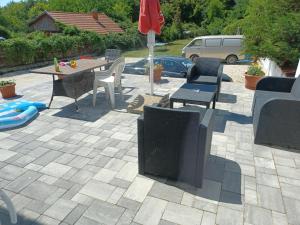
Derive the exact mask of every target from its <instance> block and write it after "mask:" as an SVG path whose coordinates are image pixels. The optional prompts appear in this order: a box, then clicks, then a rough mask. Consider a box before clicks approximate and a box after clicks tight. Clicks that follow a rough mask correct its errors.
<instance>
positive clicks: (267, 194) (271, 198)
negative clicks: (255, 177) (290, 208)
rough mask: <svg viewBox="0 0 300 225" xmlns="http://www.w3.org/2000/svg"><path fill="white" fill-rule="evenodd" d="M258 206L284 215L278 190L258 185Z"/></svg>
mask: <svg viewBox="0 0 300 225" xmlns="http://www.w3.org/2000/svg"><path fill="white" fill-rule="evenodd" d="M257 197H258V204H259V205H260V206H262V207H264V208H266V209H272V210H275V211H278V212H282V213H284V212H285V210H284V206H283V201H282V195H281V192H280V189H277V188H272V187H268V186H263V185H258V187H257Z"/></svg>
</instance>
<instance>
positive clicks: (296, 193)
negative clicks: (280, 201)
mask: <svg viewBox="0 0 300 225" xmlns="http://www.w3.org/2000/svg"><path fill="white" fill-rule="evenodd" d="M281 191H282V195H283V196H286V197H288V198H293V199H296V200H299V201H300V187H299V186H295V185H290V184H285V183H282V184H281Z"/></svg>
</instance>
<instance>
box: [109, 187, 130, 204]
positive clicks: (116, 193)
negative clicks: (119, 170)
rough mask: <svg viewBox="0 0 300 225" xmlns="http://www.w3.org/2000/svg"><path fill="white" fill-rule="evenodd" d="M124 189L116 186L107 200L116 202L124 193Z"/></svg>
mask: <svg viewBox="0 0 300 225" xmlns="http://www.w3.org/2000/svg"><path fill="white" fill-rule="evenodd" d="M125 191H126V190H125V189H123V188H119V187H117V188H116V189H115V190H114V192H113V193H112V194H111V196H110V197H109V199H108V200H107V202H109V203H112V204H117V203H118V201H119V200H120V198H121V197H122V196H123V194H124V193H125Z"/></svg>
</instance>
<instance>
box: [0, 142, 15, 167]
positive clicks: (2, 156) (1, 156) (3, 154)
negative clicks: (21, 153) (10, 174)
mask: <svg viewBox="0 0 300 225" xmlns="http://www.w3.org/2000/svg"><path fill="white" fill-rule="evenodd" d="M1 145H2V140H1ZM16 154H17V153H16V152H13V151H9V150H5V149H0V161H1V162H3V161H5V160H7V159H9V158H11V157H13V156H14V155H16Z"/></svg>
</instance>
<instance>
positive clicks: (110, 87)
mask: <svg viewBox="0 0 300 225" xmlns="http://www.w3.org/2000/svg"><path fill="white" fill-rule="evenodd" d="M108 90H109V91H108V92H109V98H110V103H111V107H112V108H113V109H114V108H115V88H114V83H113V82H112V83H108Z"/></svg>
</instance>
